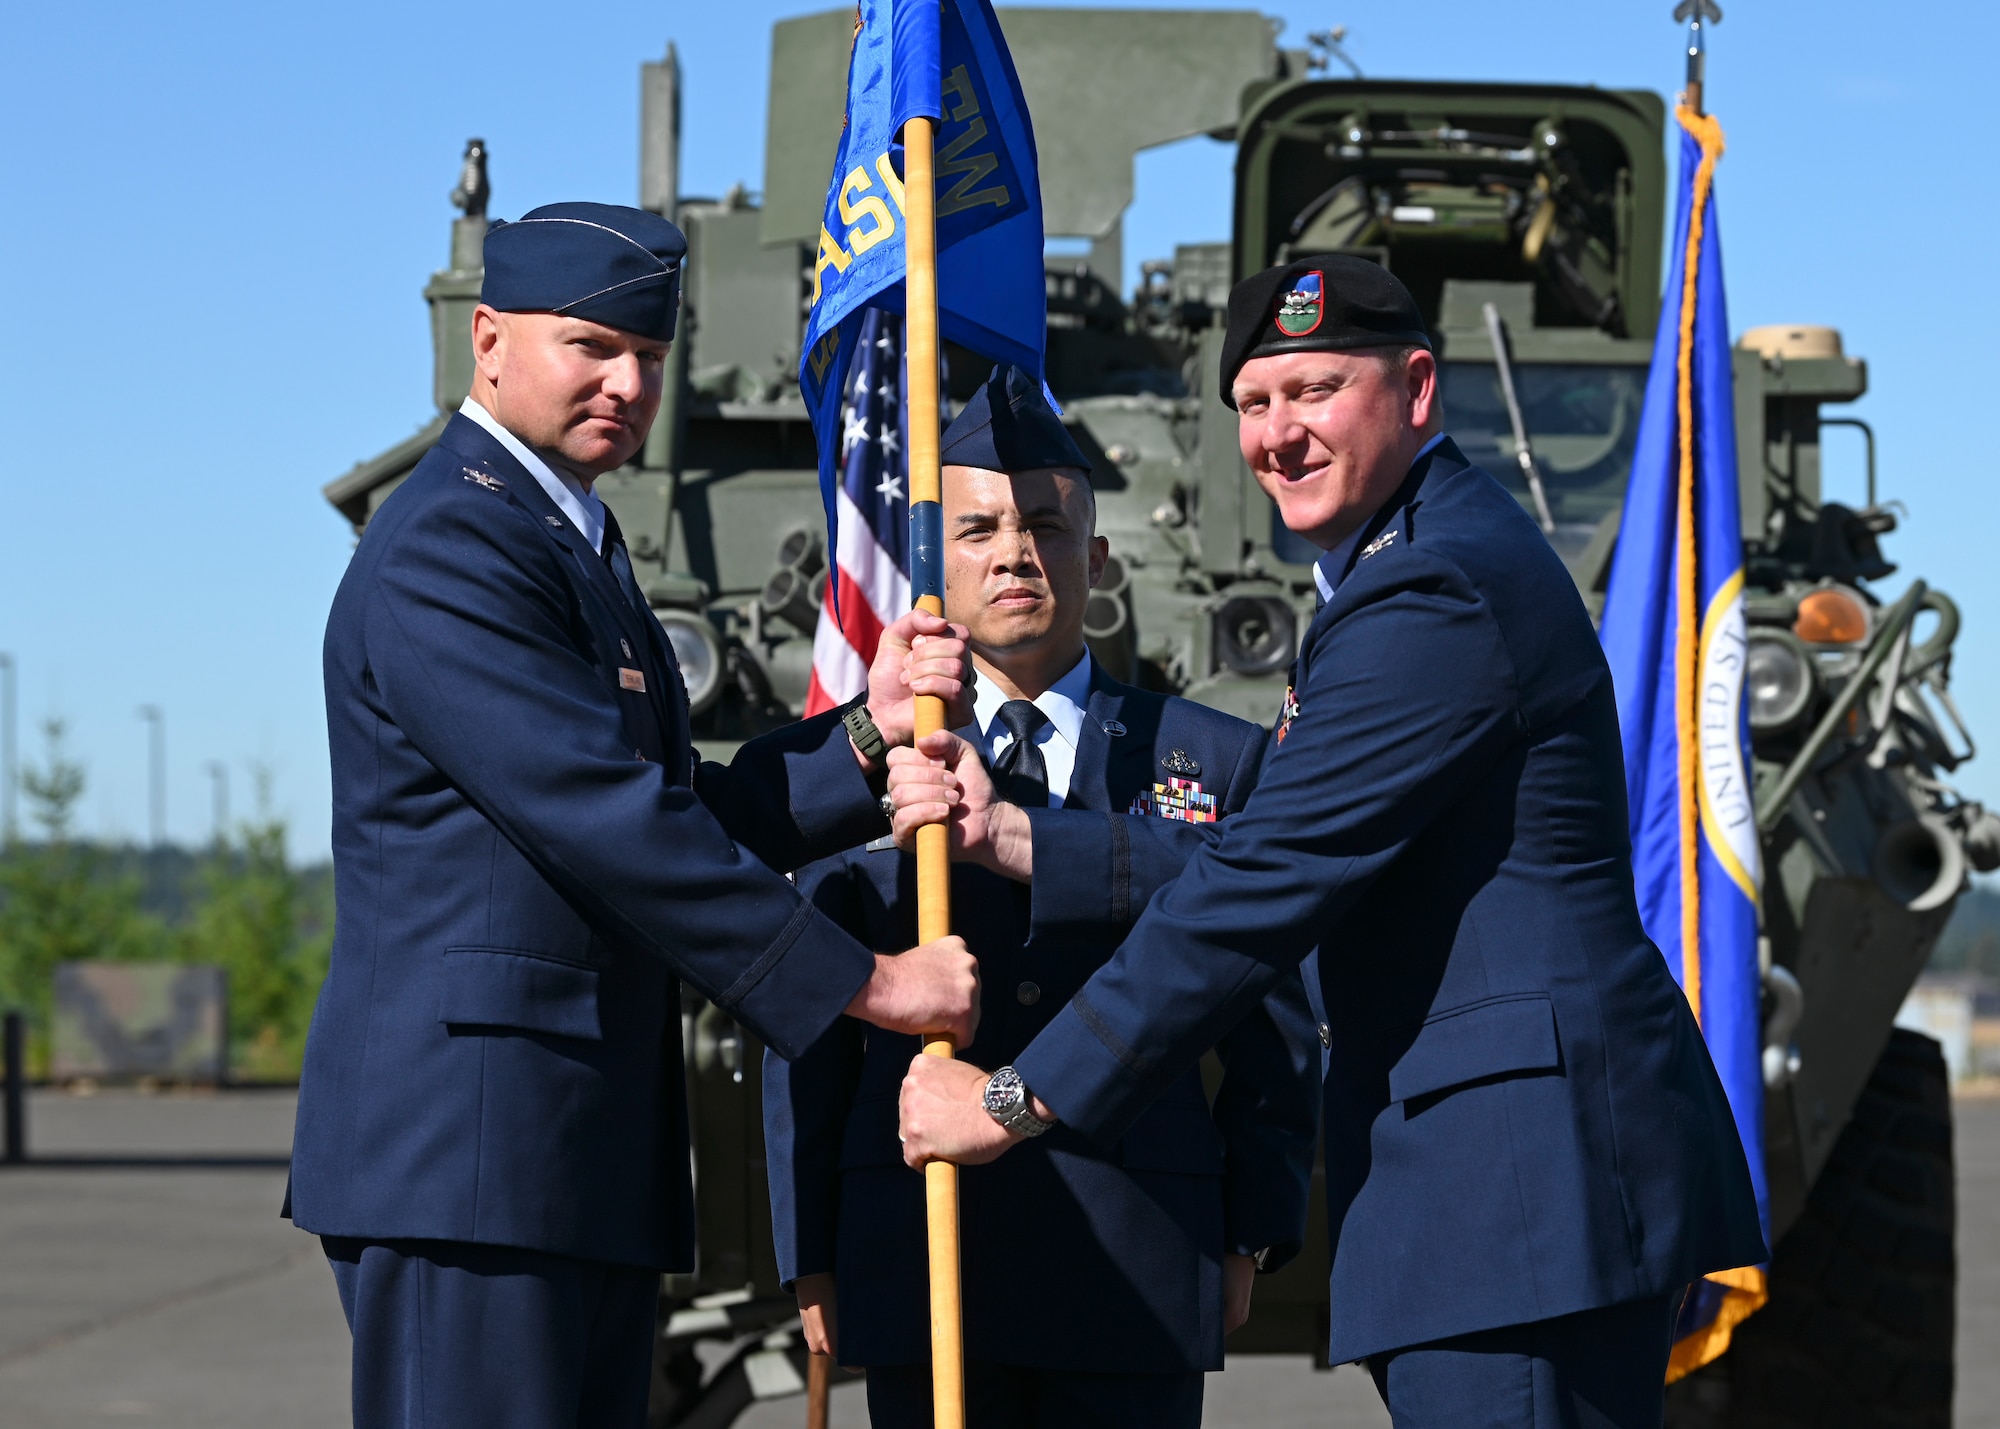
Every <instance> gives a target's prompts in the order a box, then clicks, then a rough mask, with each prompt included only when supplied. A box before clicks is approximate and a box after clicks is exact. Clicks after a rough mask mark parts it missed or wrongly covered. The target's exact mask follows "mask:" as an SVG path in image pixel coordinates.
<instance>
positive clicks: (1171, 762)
mask: <svg viewBox="0 0 2000 1429" xmlns="http://www.w3.org/2000/svg"><path fill="white" fill-rule="evenodd" d="M1160 763H1161V765H1162V766H1164V767H1165V769H1166V771H1167V773H1169V774H1178V775H1180V776H1181V777H1182V778H1185V779H1192V778H1194V776H1195V775H1197V774H1199V773H1201V765H1200V764H1198V763H1197V762H1196V761H1195V760H1194V758H1193V756H1191V755H1190V754H1189V753H1188V752H1187V751H1186V750H1185V749H1176V750H1175V751H1174V752H1173V753H1171V754H1169V755H1168V756H1167V757H1166V758H1165V759H1162V760H1161V761H1160Z"/></svg>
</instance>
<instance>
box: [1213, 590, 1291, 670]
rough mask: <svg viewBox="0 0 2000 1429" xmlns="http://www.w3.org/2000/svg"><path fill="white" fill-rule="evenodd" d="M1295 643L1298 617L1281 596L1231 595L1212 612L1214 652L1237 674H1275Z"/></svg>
mask: <svg viewBox="0 0 2000 1429" xmlns="http://www.w3.org/2000/svg"><path fill="white" fill-rule="evenodd" d="M1298 645H1299V623H1298V617H1297V616H1295V615H1293V614H1292V605H1291V602H1290V601H1288V600H1285V599H1284V598H1283V597H1281V596H1275V595H1238V596H1231V597H1230V598H1229V599H1228V600H1225V601H1224V602H1223V603H1222V608H1221V609H1220V610H1218V611H1216V613H1215V650H1216V654H1217V655H1219V656H1220V657H1221V660H1222V663H1223V664H1224V665H1226V666H1227V667H1228V668H1229V669H1230V670H1232V671H1234V672H1235V673H1236V674H1239V675H1270V674H1274V673H1276V672H1277V671H1279V670H1282V669H1284V668H1285V667H1286V666H1287V665H1289V664H1291V663H1292V656H1293V655H1295V654H1296V653H1298Z"/></svg>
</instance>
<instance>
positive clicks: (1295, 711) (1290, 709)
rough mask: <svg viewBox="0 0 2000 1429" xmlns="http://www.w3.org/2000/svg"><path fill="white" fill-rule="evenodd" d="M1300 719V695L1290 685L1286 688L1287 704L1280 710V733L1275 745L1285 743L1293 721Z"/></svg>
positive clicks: (1276, 737)
mask: <svg viewBox="0 0 2000 1429" xmlns="http://www.w3.org/2000/svg"><path fill="white" fill-rule="evenodd" d="M1298 717H1299V695H1298V691H1296V690H1294V689H1293V688H1292V687H1291V686H1290V685H1287V686H1285V703H1284V704H1283V705H1282V706H1281V707H1280V708H1279V710H1278V732H1277V734H1276V735H1275V736H1274V737H1273V741H1272V742H1273V743H1276V744H1283V743H1284V742H1285V731H1286V730H1288V729H1290V728H1291V727H1292V721H1293V720H1295V719H1297V718H1298Z"/></svg>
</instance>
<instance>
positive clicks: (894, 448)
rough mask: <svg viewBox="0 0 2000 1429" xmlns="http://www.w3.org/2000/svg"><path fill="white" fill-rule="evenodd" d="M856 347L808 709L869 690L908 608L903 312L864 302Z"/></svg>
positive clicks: (844, 408)
mask: <svg viewBox="0 0 2000 1429" xmlns="http://www.w3.org/2000/svg"><path fill="white" fill-rule="evenodd" d="M855 351H856V354H857V356H856V358H855V361H854V365H853V367H852V368H851V369H850V371H849V373H848V382H847V393H846V397H845V399H844V400H843V401H842V403H841V407H840V485H839V487H838V489H837V490H836V492H835V495H834V500H835V501H836V502H838V503H839V507H840V519H839V521H838V522H837V523H836V524H835V527H834V530H835V532H836V536H835V545H834V550H833V553H832V554H833V559H832V560H830V561H828V562H827V569H826V599H825V601H824V602H823V603H822V604H821V606H820V611H819V625H818V627H817V629H816V630H815V631H814V634H813V663H812V682H811V684H810V685H809V686H808V687H807V690H806V714H807V716H808V717H810V716H812V715H816V714H818V713H820V712H821V711H822V710H830V709H832V708H833V707H834V706H835V705H839V704H844V703H846V702H847V701H848V700H851V699H853V698H854V697H855V696H856V695H858V694H860V693H861V692H862V691H863V690H865V689H867V688H868V663H869V661H870V660H872V659H873V658H874V657H875V644H876V642H877V641H878V640H880V639H881V637H882V628H883V627H884V626H886V625H888V624H889V623H890V622H892V621H893V620H895V618H896V617H897V616H898V615H900V614H901V613H902V612H904V611H905V610H908V609H909V608H910V488H909V482H908V479H907V477H908V467H907V465H906V462H907V460H908V457H907V453H908V452H909V449H910V447H909V430H908V425H907V418H906V415H905V408H904V406H903V320H902V319H901V318H899V317H896V316H895V315H894V314H892V313H886V312H883V311H882V310H881V309H880V308H871V309H869V310H868V312H867V314H866V315H865V316H864V317H863V319H862V321H861V324H860V327H859V332H858V336H857V338H856V341H855ZM836 608H838V609H839V611H840V618H839V619H838V620H836V619H835V618H834V611H835V609H836Z"/></svg>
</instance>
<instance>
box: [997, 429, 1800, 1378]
mask: <svg viewBox="0 0 2000 1429" xmlns="http://www.w3.org/2000/svg"><path fill="white" fill-rule="evenodd" d="M1354 550H1355V554H1354V556H1353V557H1352V564H1351V565H1350V566H1349V568H1348V570H1347V572H1346V575H1345V578H1344V579H1343V580H1341V581H1340V583H1339V584H1338V587H1337V589H1336V590H1335V592H1334V594H1333V597H1332V599H1331V600H1330V601H1328V602H1327V604H1326V605H1325V607H1324V608H1323V609H1322V610H1321V611H1320V612H1319V614H1318V615H1317V617H1316V618H1315V619H1314V620H1313V622H1312V625H1311V627H1310V628H1309V630H1308V631H1307V633H1306V636H1305V640H1304V644H1303V648H1302V649H1301V651H1300V655H1299V662H1298V666H1297V670H1296V676H1295V694H1296V710H1295V712H1292V713H1290V715H1289V718H1288V719H1286V720H1284V721H1283V722H1281V726H1280V728H1279V730H1278V731H1277V732H1276V733H1274V735H1273V740H1274V745H1273V748H1272V751H1271V754H1270V756H1269V758H1268V759H1267V760H1266V761H1265V766H1264V770H1263V773H1262V776H1261V778H1260V780H1259V783H1258V787H1257V789H1256V791H1255V792H1254V793H1253V794H1252V796H1251V798H1250V801H1249V804H1248V805H1247V807H1246V808H1245V809H1244V810H1243V812H1242V813H1240V814H1238V815H1236V816H1235V817H1234V818H1232V819H1229V820H1227V821H1225V822H1224V823H1222V824H1221V825H1220V826H1219V827H1218V828H1217V830H1216V831H1215V834H1214V835H1213V837H1212V838H1211V839H1210V840H1209V841H1207V844H1206V846H1205V847H1204V848H1202V849H1201V850H1200V851H1198V852H1197V853H1196V854H1195V855H1194V857H1193V858H1192V859H1190V860H1189V861H1188V863H1187V866H1186V871H1185V873H1184V874H1183V875H1182V876H1181V877H1180V879H1179V880H1178V881H1176V882H1175V883H1173V884H1172V885H1171V886H1170V887H1168V888H1166V889H1165V890H1164V891H1163V892H1162V893H1161V894H1160V896H1159V897H1157V898H1156V899H1154V901H1153V902H1152V904H1151V906H1150V907H1148V908H1147V909H1146V911H1145V914H1144V916H1143V917H1141V918H1140V920H1139V922H1138V924H1137V925H1136V926H1135V927H1134V929H1133V930H1132V933H1131V936H1130V937H1129V938H1128V939H1127V940H1126V942H1125V944H1124V946H1123V947H1121V948H1120V949H1119V951H1118V953H1117V955H1116V956H1115V957H1113V958H1112V959H1111V960H1110V962H1108V963H1107V964H1106V965H1105V966H1104V967H1103V968H1101V969H1100V970H1098V971H1097V972H1096V973H1095V974H1094V975H1093V977H1092V978H1091V980H1090V981H1089V982H1088V983H1086V984H1085V985H1084V986H1083V987H1082V988H1081V989H1080V990H1079V991H1078V992H1077V993H1076V995H1075V996H1074V997H1073V998H1071V999H1070V1000H1069V1002H1068V1004H1067V1005H1066V1006H1065V1007H1064V1008H1063V1009H1062V1011H1061V1012H1059V1013H1058V1014H1057V1015H1056V1017H1055V1019H1054V1021H1053V1022H1052V1023H1051V1024H1050V1026H1049V1027H1048V1028H1047V1029H1046V1030H1044V1031H1043V1032H1042V1033H1041V1034H1040V1036H1038V1037H1037V1038H1036V1040H1035V1041H1034V1042H1033V1044H1031V1045H1030V1046H1028V1047H1027V1048H1025V1049H1024V1050H1023V1051H1022V1052H1021V1054H1020V1055H1019V1057H1017V1058H1016V1059H1015V1065H1016V1066H1017V1067H1018V1068H1019V1070H1020V1073H1021V1076H1022V1078H1023V1080H1024V1081H1025V1082H1026V1083H1027V1085H1028V1086H1029V1087H1030V1088H1032V1089H1033V1090H1034V1091H1035V1093H1036V1094H1037V1095H1039V1096H1040V1097H1042V1099H1043V1100H1044V1101H1046V1102H1047V1103H1048V1104H1049V1105H1050V1106H1051V1107H1052V1108H1053V1109H1054V1110H1055V1112H1056V1114H1057V1115H1058V1116H1059V1117H1060V1118H1061V1120H1062V1122H1063V1124H1064V1125H1066V1126H1068V1127H1072V1128H1075V1129H1076V1130H1078V1131H1081V1132H1083V1133H1085V1134H1087V1135H1089V1136H1092V1137H1095V1138H1097V1139H1098V1140H1099V1141H1100V1142H1101V1143H1104V1144H1107V1145H1108V1144H1115V1142H1116V1140H1117V1138H1118V1137H1120V1136H1121V1135H1123V1134H1125V1132H1126V1129H1127V1128H1128V1127H1130V1126H1133V1125H1134V1124H1136V1123H1137V1121H1138V1119H1139V1118H1141V1117H1142V1116H1143V1115H1144V1114H1145V1108H1146V1107H1147V1106H1148V1105H1150V1104H1151V1103H1152V1101H1153V1099H1154V1098H1155V1097H1157V1096H1158V1095H1159V1094H1160V1093H1161V1092H1162V1091H1164V1090H1165V1089H1166V1088H1168V1087H1170V1086H1174V1085H1177V1084H1178V1079H1179V1078H1180V1077H1182V1076H1183V1075H1184V1069H1185V1068H1186V1067H1187V1066H1188V1065H1189V1064H1190V1063H1191V1062H1192V1061H1193V1060H1194V1059H1195V1057H1196V1056H1197V1055H1199V1053H1200V1051H1201V1049H1202V1048H1203V1047H1205V1046H1207V1045H1208V1044H1209V1043H1210V1042H1212V1041H1213V1040H1214V1039H1215V1037H1216V1035H1217V1034H1218V1032H1219V1031H1220V1029H1222V1028H1225V1027H1228V1026H1229V1025H1231V1023H1232V1022H1234V1020H1235V1019H1236V1018H1237V1017H1239V1016H1240V1015H1241V1014H1242V1012H1243V1010H1244V1009H1245V1008H1247V1007H1250V1006H1252V1005H1254V1003H1255V1001H1256V999H1258V998H1259V997H1261V996H1263V995H1264V994H1265V992H1266V991H1267V990H1268V989H1269V988H1271V987H1272V986H1273V985H1274V984H1275V983H1276V982H1277V981H1278V980H1279V979H1280V978H1282V977H1288V976H1290V975H1291V974H1292V971H1293V969H1294V968H1296V967H1298V966H1299V965H1300V962H1301V960H1302V959H1306V958H1307V956H1308V954H1309V953H1312V952H1313V950H1314V949H1315V947H1317V955H1316V961H1313V962H1308V963H1307V964H1306V986H1307V990H1308V991H1309V992H1310V993H1311V994H1312V995H1313V996H1314V998H1315V1000H1316V1011H1317V1012H1318V1014H1319V1016H1320V1018H1321V1020H1322V1021H1323V1022H1324V1023H1325V1024H1326V1026H1327V1035H1326V1039H1325V1040H1326V1043H1327V1047H1326V1050H1325V1052H1324V1060H1325V1127H1326V1186H1327V1212H1328V1216H1329V1220H1330V1229H1331V1238H1332V1246H1333V1269H1332V1287H1331V1294H1332V1336H1331V1344H1330V1353H1331V1356H1332V1359H1333V1362H1335V1363H1340V1362H1344V1361H1348V1360H1353V1359H1357V1358H1361V1357H1363V1356H1367V1355H1371V1354H1376V1353H1380V1352H1387V1351H1390V1350H1393V1349H1396V1348H1398V1347H1402V1346H1408V1345H1415V1344H1420V1343H1425V1342H1429V1341H1434V1340H1439V1339H1442V1338H1445V1337H1449V1336H1456V1335H1462V1334H1467V1333H1470V1332H1473V1331H1478V1330H1484V1329H1488V1328H1492V1327H1497V1326H1505V1325H1514V1324H1522V1323H1526V1322H1530V1321H1537V1320H1543V1319H1548V1318H1553V1317H1556V1316H1562V1315H1566V1314H1569V1313H1571V1312H1576V1311H1583V1310H1589V1309H1593V1308H1596V1307H1602V1306H1609V1305H1614V1304H1619V1303H1621V1302H1626V1301H1636V1300H1640V1299H1643V1298H1646V1297H1655V1296H1666V1295H1669V1294H1671V1293H1673V1292H1674V1291H1676V1290H1677V1288H1678V1287H1681V1286H1684V1285H1686V1284H1687V1283H1688V1282H1690V1281H1692V1280H1694V1279H1696V1278H1698V1277H1699V1276H1701V1275H1702V1274H1704V1273H1706V1272H1708V1271H1711V1270H1720V1269H1725V1268H1729V1267H1734V1266H1741V1265H1751V1264H1757V1263H1759V1262H1761V1261H1763V1260H1764V1259H1765V1257H1766V1251H1765V1247H1764V1241H1763V1236H1762V1233H1761V1231H1760V1229H1759V1225H1758V1219H1757V1210H1756V1205H1755V1202H1754V1201H1753V1199H1752V1194H1751V1189H1750V1180H1749V1174H1748V1170H1747V1168H1746V1166H1745V1163H1744V1158H1743V1151H1742V1147H1741V1144H1740V1143H1739V1141H1738V1138H1737V1134H1736V1128H1735V1126H1734V1124H1733V1122H1732V1120H1731V1116H1730V1111H1729V1105H1728V1102H1727V1101H1725V1100H1724V1097H1723V1093H1722V1087H1721V1084H1720V1082H1719V1081H1718V1080H1717V1078H1716V1075H1715V1070H1714V1068H1713V1066H1712V1065H1711V1064H1710V1062H1709V1059H1708V1055H1707V1051H1706V1049H1705V1048H1704V1047H1703V1045H1702V1041H1701V1034H1700V1031H1699V1030H1698V1028H1697V1027H1696V1025H1695V1022H1694V1018H1693V1017H1692V1015H1691V1014H1690V1012H1689V1010H1688V1005H1687V999H1686V998H1685V997H1683V996H1682V994H1681V991H1680V989H1679V988H1678V987H1677V986H1676V985H1675V983H1674V980H1673V978H1672V976H1671V975H1670V973H1669V972H1668V969H1667V966H1666V963H1665V961H1664V960H1663V959H1662V958H1661V956H1660V954H1659V952H1658V951H1657V950H1656V949H1655V948H1654V947H1653V945H1652V944H1651V943H1650V942H1648V941H1647V939H1646V935H1645V932H1644V930H1643V928H1642V927H1641V926H1640V922H1639V914H1638V908H1637V906H1636V901H1635V897H1634V894H1633V888H1632V867H1631V850H1630V846H1629V840H1628V834H1627V827H1626V808H1625V780H1624V771H1623V768H1622V763H1621V755H1620V749H1619V739H1618V724H1617V718H1616V713H1615V710H1614V708H1613V703H1612V689H1611V677H1610V673H1609V671H1608V669H1607V668H1606V666H1605V662H1604V657H1603V655H1602V653H1601V652H1600V651H1599V649H1598V644H1597V639H1596V635H1595V632H1594V631H1593V630H1592V629H1591V624H1590V619H1589V616H1588V615H1587V614H1586V613H1585V611H1584V608H1583V604H1582V601H1581V600H1580V599H1579V598H1578V596H1577V593H1576V589H1575V587H1574V585H1573V584H1572V583H1571V581H1570V578H1569V575H1568V573H1567V572H1566V571H1565V570H1564V568H1563V565H1562V562H1561V561H1560V560H1559V559H1558V558H1557V557H1556V555H1555V553H1554V552H1553V551H1552V550H1551V549H1550V548H1549V546H1548V543H1547V542H1546V541H1545V540H1544V539H1543V538H1542V536H1541V533H1540V532H1539V531H1538V530H1537V529H1536V528H1535V526H1534V525H1533V523H1532V522H1531V521H1529V520H1528V518H1527V517H1526V516H1525V515H1524V514H1523V513H1522V511H1521V508H1520V507H1519V505H1518V504H1517V503H1516V502H1515V501H1514V499H1513V498H1512V497H1511V496H1509V495H1508V494H1507V492H1506V491H1505V490H1503V489H1502V488H1501V487H1500V485H1499V484H1498V483H1497V482H1495V481H1494V480H1493V479H1492V477H1490V476H1488V475H1487V474H1486V473H1485V472H1484V471H1481V470H1480V469H1478V468H1477V467H1473V466H1470V465H1468V464H1467V462H1466V460H1465V458H1464V457H1463V456H1462V455H1461V454H1460V452H1459V451H1458V448H1457V447H1456V446H1455V445H1453V444H1452V443H1451V442H1449V441H1446V442H1444V443H1442V444H1441V445H1439V446H1438V447H1437V448H1435V449H1434V450H1433V451H1431V452H1430V453H1428V454H1427V455H1425V456H1423V457H1420V458H1419V460H1418V462H1417V464H1416V465H1415V467H1414V468H1413V469H1412V471H1411V474H1410V476H1409V478H1408V479H1407V480H1406V482H1405V483H1404V485H1403V487H1402V488H1401V490H1400V491H1399V492H1398V493H1397V495H1396V496H1395V497H1394V498H1392V499H1391V500H1390V501H1389V503H1388V504H1387V505H1386V506H1385V507H1384V508H1383V510H1382V511H1381V512H1379V513H1378V514H1377V515H1376V516H1375V517H1374V518H1373V519H1372V520H1371V522H1370V523H1369V524H1368V525H1367V526H1366V527H1365V528H1364V531H1363V536H1362V539H1361V540H1360V541H1359V542H1358V543H1357V544H1356V546H1355V548H1354ZM1128 822H1129V823H1130V824H1131V825H1132V826H1133V828H1132V831H1131V836H1130V839H1129V840H1128V844H1129V845H1131V846H1135V847H1136V846H1139V845H1140V843H1141V840H1142V838H1143V837H1144V836H1145V835H1146V834H1147V833H1148V832H1150V831H1149V830H1147V829H1146V828H1145V827H1144V825H1143V823H1142V821H1138V820H1130V821H1128ZM1120 856H1121V855H1120V854H1119V852H1118V850H1117V847H1116V846H1115V845H1114V844H1113V843H1112V842H1111V841H1110V840H1107V839H1105V838H1104V837H1103V836H1102V834H1101V833H1098V834H1090V833H1087V832H1084V831H1076V832H1074V833H1072V832H1071V831H1069V830H1066V829H1064V828H1062V827H1061V826H1059V825H1051V826H1050V827H1049V828H1047V829H1044V828H1042V827H1037V828H1036V830H1035V842H1034V876H1035V879H1036V883H1037V886H1038V887H1040V886H1041V882H1042V879H1043V877H1044V874H1045V871H1046V873H1047V874H1048V875H1049V876H1051V877H1055V878H1060V879H1061V880H1062V881H1063V887H1064V888H1065V890H1066V896H1067V897H1068V898H1070V899H1071V900H1081V899H1085V898H1088V897H1089V896H1090V894H1091V891H1092V890H1093V889H1096V890H1099V892H1098V894H1097V897H1098V900H1099V910H1098V911H1099V914H1100V916H1102V917H1103V918H1105V919H1106V920H1107V921H1108V920H1110V919H1111V917H1112V915H1113V910H1112V908H1111V907H1110V902H1111V899H1112V897H1113V894H1112V893H1111V892H1110V890H1111V888H1112V886H1113V878H1112V872H1113V869H1114V867H1115V866H1116V863H1117V860H1118V858H1119V857H1120ZM1123 856H1125V857H1128V858H1129V857H1130V856H1131V854H1130V851H1129V848H1128V851H1127V853H1126V854H1125V855H1123ZM1019 1154H1020V1152H1019V1150H1018V1149H1016V1150H1015V1151H1012V1152H1009V1153H1008V1156H1015V1155H1019ZM1007 1159H1008V1158H1007V1157H1002V1158H1001V1161H1002V1163H1003V1164H1004V1162H1005V1161H1006V1160H1007Z"/></svg>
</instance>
